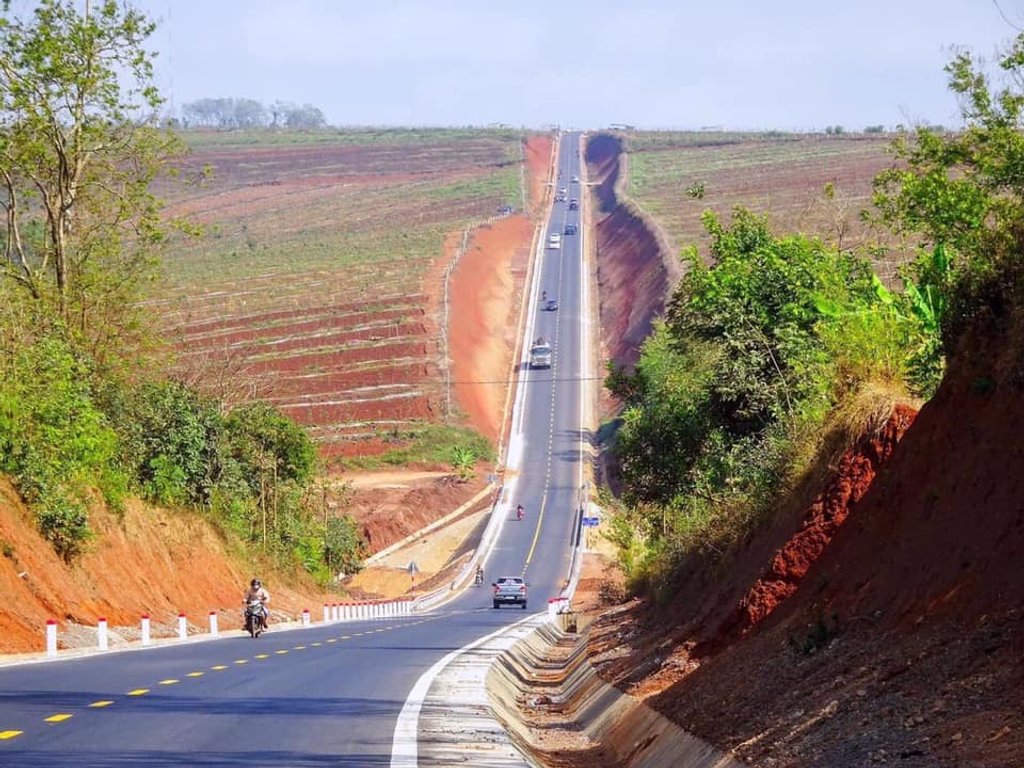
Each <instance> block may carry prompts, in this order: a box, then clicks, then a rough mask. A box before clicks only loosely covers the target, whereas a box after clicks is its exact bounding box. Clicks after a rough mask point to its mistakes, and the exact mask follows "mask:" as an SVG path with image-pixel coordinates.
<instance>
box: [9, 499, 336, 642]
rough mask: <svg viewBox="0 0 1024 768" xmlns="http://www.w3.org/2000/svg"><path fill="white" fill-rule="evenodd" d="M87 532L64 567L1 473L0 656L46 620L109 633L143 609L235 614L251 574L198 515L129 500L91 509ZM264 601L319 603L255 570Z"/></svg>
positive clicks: (158, 613)
mask: <svg viewBox="0 0 1024 768" xmlns="http://www.w3.org/2000/svg"><path fill="white" fill-rule="evenodd" d="M90 524H91V526H92V528H93V530H94V531H95V534H96V535H95V536H94V538H93V539H92V540H90V542H89V543H88V545H87V549H86V552H85V554H84V555H82V556H81V557H80V558H79V559H78V560H77V561H76V562H75V563H74V564H73V565H68V564H66V563H65V562H64V561H63V560H61V559H60V558H59V557H57V555H56V554H55V553H54V551H53V548H52V547H51V546H50V544H49V543H48V542H47V541H45V540H44V539H43V538H42V536H40V535H39V533H38V531H37V530H36V527H35V525H34V522H33V519H32V515H31V513H30V512H29V511H28V510H27V509H26V508H25V506H24V505H23V504H22V503H21V501H20V499H19V497H18V494H17V492H16V491H15V490H14V488H13V487H12V486H11V484H10V483H9V482H8V481H7V480H3V479H0V544H2V545H3V556H2V557H0V594H2V595H3V604H2V606H0V653H16V652H25V651H41V650H42V649H43V634H44V628H45V626H46V620H47V619H50V618H54V619H57V620H58V622H59V623H60V625H61V627H60V629H61V631H63V629H64V626H63V625H64V623H65V622H67V621H70V622H74V623H77V624H87V625H90V626H95V624H96V620H97V619H98V618H99V617H101V616H103V617H106V618H107V621H108V622H109V624H110V627H111V628H112V629H114V630H116V629H117V627H119V626H130V627H138V623H139V617H140V615H141V614H143V613H148V614H150V615H151V616H152V618H153V621H154V622H155V623H164V622H170V621H172V619H176V617H177V615H178V612H179V611H184V612H185V613H186V614H187V615H188V618H189V621H190V622H195V623H196V624H197V625H200V626H205V625H206V621H207V618H206V617H207V614H208V613H209V612H210V611H212V610H216V611H225V612H228V613H229V614H237V613H238V609H239V606H240V603H241V595H242V591H243V590H244V588H245V585H246V584H247V583H248V581H249V579H250V578H252V576H253V575H254V574H252V573H249V572H248V570H249V569H251V568H252V567H254V566H249V569H246V568H245V567H244V566H243V565H242V564H241V563H239V562H238V560H237V558H235V557H234V556H232V555H231V553H229V552H228V550H227V546H226V545H225V543H224V541H223V540H222V539H221V538H220V536H219V535H218V534H217V533H216V532H215V531H214V530H213V528H211V527H210V525H209V524H207V523H206V522H205V521H203V520H202V519H201V518H200V517H198V516H196V515H189V514H185V513H169V512H167V511H165V510H161V509H158V508H154V507H149V506H146V505H144V504H142V503H140V502H137V501H134V500H129V501H128V503H127V508H126V509H125V512H124V513H123V515H115V514H113V513H111V512H108V511H106V510H95V511H93V512H92V514H91V515H90ZM260 575H261V576H262V578H263V579H264V581H265V583H266V585H267V587H268V588H269V590H270V592H271V595H272V598H273V599H272V603H271V607H272V609H274V610H277V611H285V612H288V613H292V614H294V613H297V612H298V611H300V610H301V609H302V608H303V607H309V606H312V605H316V604H318V603H317V601H318V600H319V598H320V595H319V594H317V590H315V589H312V590H311V591H310V593H307V594H306V595H305V596H303V595H301V594H300V593H298V592H296V591H295V590H294V589H292V588H290V587H283V586H282V585H280V584H277V583H275V581H274V579H273V577H272V575H271V574H267V573H263V574H260Z"/></svg>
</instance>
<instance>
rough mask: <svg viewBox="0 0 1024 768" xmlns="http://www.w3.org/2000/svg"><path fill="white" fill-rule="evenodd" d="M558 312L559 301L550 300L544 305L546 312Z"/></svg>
mask: <svg viewBox="0 0 1024 768" xmlns="http://www.w3.org/2000/svg"><path fill="white" fill-rule="evenodd" d="M557 310H558V299H548V300H547V303H546V304H545V305H544V311H545V312H555V311H557Z"/></svg>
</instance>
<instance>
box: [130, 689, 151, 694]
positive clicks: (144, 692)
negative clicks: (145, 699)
mask: <svg viewBox="0 0 1024 768" xmlns="http://www.w3.org/2000/svg"><path fill="white" fill-rule="evenodd" d="M147 693H149V688H135V689H134V690H131V691H128V695H129V696H145V695H146V694H147Z"/></svg>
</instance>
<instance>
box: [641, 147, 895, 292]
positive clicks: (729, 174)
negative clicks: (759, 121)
mask: <svg viewBox="0 0 1024 768" xmlns="http://www.w3.org/2000/svg"><path fill="white" fill-rule="evenodd" d="M890 140H891V139H890V138H886V137H882V136H877V135H875V136H869V135H850V134H840V135H837V136H825V135H802V134H776V133H771V134H753V133H749V134H748V133H714V132H709V133H670V132H633V133H628V134H626V146H627V151H628V153H629V157H628V171H627V174H628V175H627V180H628V186H627V192H628V194H629V196H630V197H632V198H633V199H634V200H635V201H636V202H637V203H638V204H639V205H640V206H641V207H642V208H643V209H644V211H646V212H647V213H649V214H650V215H651V216H652V217H653V218H654V219H655V220H656V221H657V222H658V224H659V225H660V226H661V227H662V228H663V229H664V231H665V234H666V235H667V236H668V238H669V240H670V242H671V243H672V245H673V247H674V248H676V249H678V248H680V247H682V246H683V245H687V244H691V243H700V242H706V240H705V238H704V235H703V228H702V227H701V224H700V216H701V214H702V213H703V212H704V211H705V210H707V209H708V208H710V209H713V210H715V211H718V212H719V214H720V215H722V216H723V217H727V216H728V214H729V212H730V211H731V210H732V208H733V207H734V206H737V205H742V206H745V207H747V208H750V209H751V210H754V211H757V212H760V213H768V214H770V216H771V220H772V223H773V226H774V227H775V228H776V230H777V231H779V232H787V231H798V230H799V231H805V232H811V233H815V234H819V235H821V236H823V237H830V238H832V239H833V240H837V239H839V237H840V236H841V237H842V244H843V246H844V247H846V246H854V245H857V244H860V243H862V242H863V241H864V239H865V238H866V236H867V235H868V231H867V228H866V226H865V224H864V223H863V222H862V221H860V219H859V218H858V212H859V211H860V210H861V209H862V208H865V207H867V205H868V204H869V203H870V197H871V182H872V179H873V178H874V176H875V175H876V174H877V173H878V172H879V171H880V170H882V169H883V168H885V167H888V166H889V165H890V164H891V163H892V159H891V157H890V156H889V155H888V154H887V153H886V147H887V146H888V144H889V142H890ZM827 184H831V185H833V189H834V194H833V196H832V198H831V199H828V198H827V197H826V195H825V193H824V190H825V186H826V185H827ZM697 185H703V195H704V196H703V198H702V199H697V198H696V197H693V196H691V195H689V194H687V192H688V190H690V189H691V188H693V187H695V186H697ZM894 268H895V265H894V264H885V263H883V264H879V271H880V273H881V274H882V275H883V276H885V277H891V276H892V273H893V270H894Z"/></svg>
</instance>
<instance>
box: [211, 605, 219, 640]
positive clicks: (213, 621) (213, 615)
mask: <svg viewBox="0 0 1024 768" xmlns="http://www.w3.org/2000/svg"><path fill="white" fill-rule="evenodd" d="M210 634H211V635H213V636H214V637H216V636H217V635H218V634H220V633H219V632H218V631H217V612H216V611H210Z"/></svg>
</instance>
